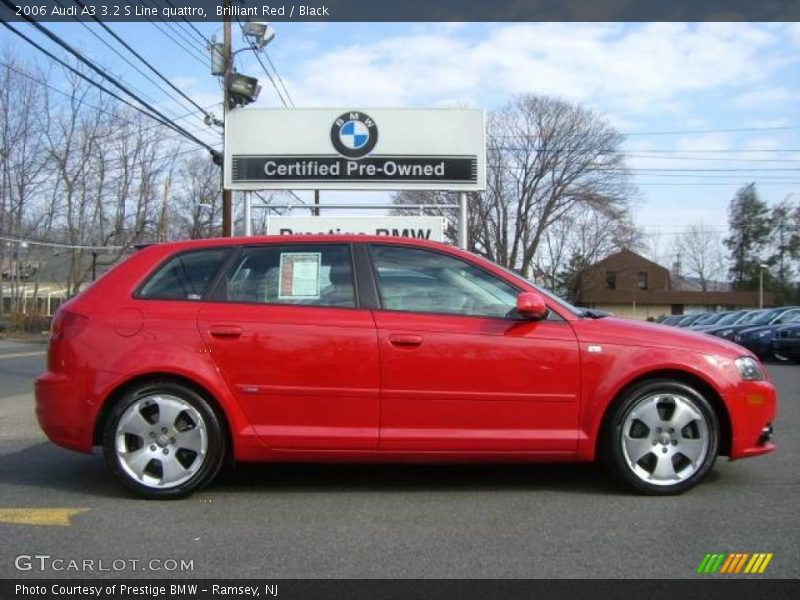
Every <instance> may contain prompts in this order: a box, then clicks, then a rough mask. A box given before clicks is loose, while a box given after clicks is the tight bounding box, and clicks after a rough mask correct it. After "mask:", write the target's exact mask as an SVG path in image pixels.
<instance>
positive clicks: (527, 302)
mask: <svg viewBox="0 0 800 600" xmlns="http://www.w3.org/2000/svg"><path fill="white" fill-rule="evenodd" d="M517 314H518V315H519V316H520V317H522V318H523V319H531V320H535V321H539V320H541V319H544V318H545V317H546V316H547V304H545V301H544V298H543V297H542V295H541V294H537V293H536V292H522V293H521V294H520V295H519V296H517Z"/></svg>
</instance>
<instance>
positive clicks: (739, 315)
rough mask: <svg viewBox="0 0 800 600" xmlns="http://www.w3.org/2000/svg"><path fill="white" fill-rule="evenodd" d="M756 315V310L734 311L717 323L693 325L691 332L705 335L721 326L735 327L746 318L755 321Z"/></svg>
mask: <svg viewBox="0 0 800 600" xmlns="http://www.w3.org/2000/svg"><path fill="white" fill-rule="evenodd" d="M757 313H758V310H751V309H745V310H736V311H733V312H729V313H727V314H726V315H725V316H724V317H722V318H721V319H720V320H719V321H717V322H716V323H714V324H713V325H699V326H698V325H695V326H693V327H692V328H691V329H692V331H700V332H703V333H707V332H708V331H711V330H712V329H717V328H718V327H722V326H723V325H736V324H737V323H742V322H744V320H745V319H748V318H752V319H755V318H756V314H757Z"/></svg>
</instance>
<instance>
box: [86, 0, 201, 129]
mask: <svg viewBox="0 0 800 600" xmlns="http://www.w3.org/2000/svg"><path fill="white" fill-rule="evenodd" d="M74 1H75V3H76V4H78V5H80V6H81V7H83V8H85V7H86V5H85V4H84V3H83V1H82V0H74ZM92 18H93V19H94V20H95V21H97V23H99V24H100V26H101V27H102V28H103V29H105V30H106V31H107V32H108V33H109V34H110V35H111V36H112V37H113V38H114V39H115V40H117V41H118V42H119V43H120V44H122V45H123V46H124V47H125V49H126V50H128V52H130V53H131V54H133V55H134V56H135V57H136V58H138V59H139V60H140V61H142V63H143V64H144V65H145V66H146V67H147V68H148V69H150V70H151V71H152V72H153V73H155V74H156V76H157V77H159V78H160V79H161V80H162V81H164V82H165V83H166V84H167V85H169V86H170V87H171V88H172V89H173V90H175V91H176V92H178V93H179V94H180V95H181V96H182V97H183V98H185V99H186V100H187V101H188V102H189V103H190V104H191V105H192V106H194V107H195V108H197V109H198V110H199V111H200V112H202V113H203V114H204V115H205V116H206V118H208V119H210V120H214V116H213V115H211V114H210V113H209V112H208V111H206V110H205V109H204V108H203V107H202V106H200V105H199V104H198V103H197V102H195V101H194V100H192V98H190V97H189V96H188V95H186V94H185V93H184V92H183V91H182V90H181V89H180V88H178V87H177V86H176V85H174V84H173V83H172V82H171V81H170V80H169V79H167V78H166V77H165V76H164V75H163V74H162V73H161V72H160V71H159V70H158V69H156V68H155V67H154V66H153V65H152V64H150V62H148V61H147V60H146V59H145V58H144V57H143V56H142V55H141V54H139V53H138V52H137V51H136V50H134V49H133V48H131V46H130V45H129V44H128V43H127V42H126V41H125V40H123V39H122V38H121V37H120V36H118V35H117V34H116V33H115V32H114V31H113V30H112V29H111V28H110V27H108V25H106V24H105V23H103V22H102V21H101V20H100V19H98V18H97V17H96V16H94V15H93V16H92ZM128 64H130V63H128ZM134 68H135V67H134ZM137 71H138V69H137ZM139 72H140V73H141V71H139ZM148 80H149V81H153V80H152V79H150V78H149V77H148ZM159 89H161V90H162V91H163V88H160V87H159Z"/></svg>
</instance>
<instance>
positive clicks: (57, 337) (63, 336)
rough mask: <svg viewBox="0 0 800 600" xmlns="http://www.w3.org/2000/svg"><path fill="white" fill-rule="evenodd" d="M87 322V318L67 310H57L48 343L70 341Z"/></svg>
mask: <svg viewBox="0 0 800 600" xmlns="http://www.w3.org/2000/svg"><path fill="white" fill-rule="evenodd" d="M88 322H89V318H88V317H84V316H83V315H79V314H77V313H74V312H70V311H68V310H59V311H58V312H57V313H56V316H55V317H53V324H52V325H51V326H50V341H53V342H60V341H66V340H71V339H73V338H75V337H77V336H78V334H79V333H80V332H81V331H83V328H84V327H86V324H87V323H88Z"/></svg>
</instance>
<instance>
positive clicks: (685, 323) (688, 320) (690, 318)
mask: <svg viewBox="0 0 800 600" xmlns="http://www.w3.org/2000/svg"><path fill="white" fill-rule="evenodd" d="M706 315H708V313H694V314H691V315H686V316H684V317H683V318H682V319H681V320H680V321H677V322H675V323H673V324H674V325H675V326H676V327H689V325H691V324H693V323H695V322H697V321H699V320H700V319H702V318H703V317H705V316H706Z"/></svg>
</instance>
